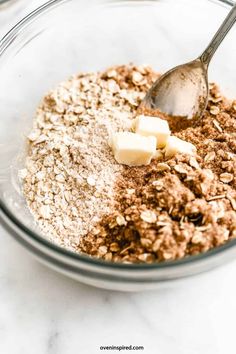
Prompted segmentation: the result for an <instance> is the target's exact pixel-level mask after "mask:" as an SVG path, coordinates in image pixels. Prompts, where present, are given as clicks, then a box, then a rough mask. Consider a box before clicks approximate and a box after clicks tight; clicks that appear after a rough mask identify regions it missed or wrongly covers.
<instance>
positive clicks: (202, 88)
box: [139, 4, 236, 129]
mask: <svg viewBox="0 0 236 354" xmlns="http://www.w3.org/2000/svg"><path fill="white" fill-rule="evenodd" d="M235 21H236V4H235V5H234V6H233V7H232V9H231V11H230V12H229V14H228V16H227V17H226V19H225V20H224V22H223V23H222V25H221V26H220V28H219V29H218V31H217V32H216V34H215V36H214V37H213V39H212V40H211V42H210V44H209V45H208V47H207V48H206V50H205V51H204V52H203V54H202V55H201V56H200V57H199V58H197V59H196V60H194V61H191V62H189V63H187V64H183V65H179V66H176V67H175V68H173V69H171V70H169V71H168V72H167V73H165V74H164V75H162V76H161V77H160V78H159V79H158V80H157V81H156V82H155V83H154V84H153V86H152V87H151V88H150V90H149V91H148V92H147V94H146V96H145V98H144V100H143V101H142V103H141V105H140V107H139V108H140V111H141V112H144V113H145V112H147V113H148V114H152V115H160V114H161V115H162V116H163V115H164V117H165V118H166V119H168V120H169V121H170V119H171V120H172V121H174V119H172V118H175V123H176V124H175V126H176V127H178V128H180V129H182V127H184V126H185V127H187V126H189V125H190V124H194V123H193V122H194V121H196V120H198V119H199V118H201V117H202V115H203V113H204V110H205V109H206V106H207V101H208V92H209V88H208V66H209V63H210V61H211V59H212V57H213V55H214V53H215V51H216V50H217V48H218V47H219V45H220V44H221V42H222V41H223V39H224V38H225V36H226V34H227V33H228V32H229V30H230V29H231V28H232V26H233V25H234V23H235ZM181 121H182V122H181ZM181 125H182V126H181Z"/></svg>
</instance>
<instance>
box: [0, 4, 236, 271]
mask: <svg viewBox="0 0 236 354" xmlns="http://www.w3.org/2000/svg"><path fill="white" fill-rule="evenodd" d="M67 1H68V0H49V1H47V2H46V3H45V4H43V5H41V6H39V7H38V8H36V9H35V10H33V11H32V12H30V13H29V14H28V15H26V16H25V17H24V18H23V19H22V20H20V21H19V22H18V23H17V24H16V25H15V26H13V27H12V29H11V30H10V31H9V32H7V33H6V35H5V36H4V37H3V38H2V39H1V40H0V56H1V55H2V54H3V53H4V52H5V51H6V50H7V48H8V47H9V46H10V45H11V42H12V39H13V38H14V37H15V36H16V35H17V34H18V33H19V32H21V31H22V30H24V28H25V27H27V26H28V24H30V23H31V22H32V21H33V20H34V19H36V18H37V17H38V16H40V15H42V14H43V13H44V12H46V11H47V10H49V9H50V10H51V9H53V8H54V7H56V6H58V5H60V4H62V3H64V2H67ZM207 1H209V2H213V3H216V4H218V5H220V4H223V5H226V6H228V7H232V6H233V5H234V4H235V2H234V1H232V0H207ZM125 2H126V3H129V4H130V2H131V1H130V0H113V1H112V2H111V1H110V2H109V4H114V3H115V4H121V3H122V4H124V3H125ZM154 2H155V0H148V1H146V0H145V4H153V3H154ZM104 3H105V1H104ZM133 3H139V4H140V1H137V0H135V1H133ZM8 221H10V222H11V223H12V224H13V225H14V227H15V228H16V229H17V230H19V231H21V232H23V233H24V235H25V236H26V237H29V238H31V239H33V240H34V241H35V242H36V243H37V244H39V245H41V246H43V247H44V248H47V249H49V250H50V251H53V252H54V253H55V254H57V255H58V256H63V257H64V258H65V259H67V260H71V261H79V262H80V263H84V264H85V265H86V264H87V265H90V266H98V267H100V268H106V269H108V268H110V269H112V270H117V271H118V270H122V269H123V270H129V271H131V272H132V271H135V270H136V271H137V270H139V271H147V270H156V271H158V270H164V269H165V270H167V269H173V268H176V267H181V266H184V265H189V264H191V265H193V264H197V263H200V262H201V261H203V260H206V259H211V258H213V257H215V256H217V255H221V254H222V253H223V252H225V251H226V250H229V249H232V248H233V247H234V246H236V239H235V240H231V241H229V242H227V243H225V244H224V245H222V246H219V247H216V248H213V249H211V250H209V251H207V252H206V253H200V254H198V255H192V256H188V257H185V258H182V259H178V260H173V261H165V262H161V263H152V264H147V263H142V264H124V263H115V262H109V261H105V260H103V259H99V258H95V257H91V256H88V255H85V254H79V253H75V252H72V251H70V250H68V249H66V248H63V247H60V246H58V245H56V244H54V243H52V242H50V241H49V240H47V239H46V238H44V237H43V236H41V235H39V234H37V233H36V232H34V231H33V230H31V229H30V228H28V227H27V226H25V225H24V224H23V223H22V222H21V221H20V220H18V218H17V217H15V216H14V214H13V213H12V212H11V211H10V209H9V208H8V207H7V206H6V205H5V204H4V202H3V201H2V200H0V222H1V224H2V225H3V226H4V227H5V228H6V229H7V230H8V231H9V230H10V231H12V228H11V227H10V226H9V225H8Z"/></svg>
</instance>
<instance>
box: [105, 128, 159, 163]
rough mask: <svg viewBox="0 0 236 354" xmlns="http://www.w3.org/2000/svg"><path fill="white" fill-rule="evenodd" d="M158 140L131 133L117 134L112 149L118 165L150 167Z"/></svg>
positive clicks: (112, 139)
mask: <svg viewBox="0 0 236 354" xmlns="http://www.w3.org/2000/svg"><path fill="white" fill-rule="evenodd" d="M156 143H157V141H156V138H155V137H154V136H148V137H145V136H142V135H139V134H135V133H130V132H119V133H115V134H114V135H113V136H112V137H111V147H112V150H113V153H114V157H115V159H116V161H117V162H118V163H121V164H124V165H128V166H142V165H148V164H149V163H150V162H151V159H152V158H153V157H154V156H155V153H156Z"/></svg>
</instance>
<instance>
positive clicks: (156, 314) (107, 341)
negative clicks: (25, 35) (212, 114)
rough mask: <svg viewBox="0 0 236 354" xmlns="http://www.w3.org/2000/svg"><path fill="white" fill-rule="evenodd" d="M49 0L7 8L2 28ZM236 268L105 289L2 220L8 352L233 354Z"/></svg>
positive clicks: (3, 330) (0, 337) (1, 345)
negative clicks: (42, 259)
mask: <svg viewBox="0 0 236 354" xmlns="http://www.w3.org/2000/svg"><path fill="white" fill-rule="evenodd" d="M78 1H79V0H78ZM41 3H43V1H42V0H31V1H24V0H18V1H17V2H15V3H14V4H12V5H11V6H9V7H7V8H5V9H4V10H3V9H0V35H3V34H4V33H5V32H6V31H7V30H9V28H10V27H11V26H12V25H13V24H14V23H15V22H16V21H17V20H18V19H20V18H21V17H22V16H23V15H24V14H26V13H27V12H28V11H29V10H31V9H33V8H35V7H36V6H38V5H40V4H41ZM235 274H236V262H233V263H230V264H228V265H226V266H224V267H222V268H220V269H217V270H215V271H212V272H210V273H207V274H204V275H201V276H198V277H194V278H192V279H189V280H186V283H185V284H184V285H181V286H180V285H179V286H175V287H173V288H170V289H166V290H160V291H155V292H147V293H121V292H112V291H105V290H100V289H95V288H91V287H89V286H86V285H83V284H79V283H76V282H75V281H73V280H71V279H67V278H66V277H64V276H62V275H59V274H57V273H55V272H54V271H52V270H49V269H47V268H46V267H45V266H43V265H41V264H39V263H38V262H37V261H36V260H34V258H32V256H31V255H29V254H28V253H27V252H26V251H25V250H24V249H22V247H21V246H19V245H18V244H17V243H16V242H15V241H14V240H13V239H12V238H11V237H10V236H9V235H8V233H7V232H6V231H5V230H4V229H3V228H2V227H0V352H1V353H2V354H69V353H70V354H71V353H76V354H77V353H79V354H80V353H81V354H95V353H100V352H101V351H100V350H99V347H100V346H101V345H122V344H124V345H130V344H132V345H143V346H144V347H145V350H144V353H147V354H173V353H178V354H200V353H201V354H205V353H206V354H223V353H227V354H233V353H235V340H234V338H235V324H234V322H235V317H236V301H235V296H236V282H235Z"/></svg>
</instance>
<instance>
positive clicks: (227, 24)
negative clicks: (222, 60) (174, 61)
mask: <svg viewBox="0 0 236 354" xmlns="http://www.w3.org/2000/svg"><path fill="white" fill-rule="evenodd" d="M235 22H236V4H235V5H234V6H233V8H232V9H231V10H230V12H229V14H228V16H227V17H226V19H225V20H224V22H223V23H222V25H221V26H220V28H219V29H218V31H217V32H216V34H215V35H214V37H213V39H212V41H211V42H210V44H209V45H208V47H207V48H206V49H205V51H204V52H203V53H202V55H201V56H200V59H201V61H202V63H203V64H204V65H205V66H206V67H208V65H209V63H210V61H211V58H212V57H213V55H214V54H215V51H216V50H217V48H218V47H219V45H220V44H221V42H222V41H223V39H224V38H225V36H226V35H227V33H228V32H229V30H230V29H231V27H232V26H233V25H234V23H235Z"/></svg>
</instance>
